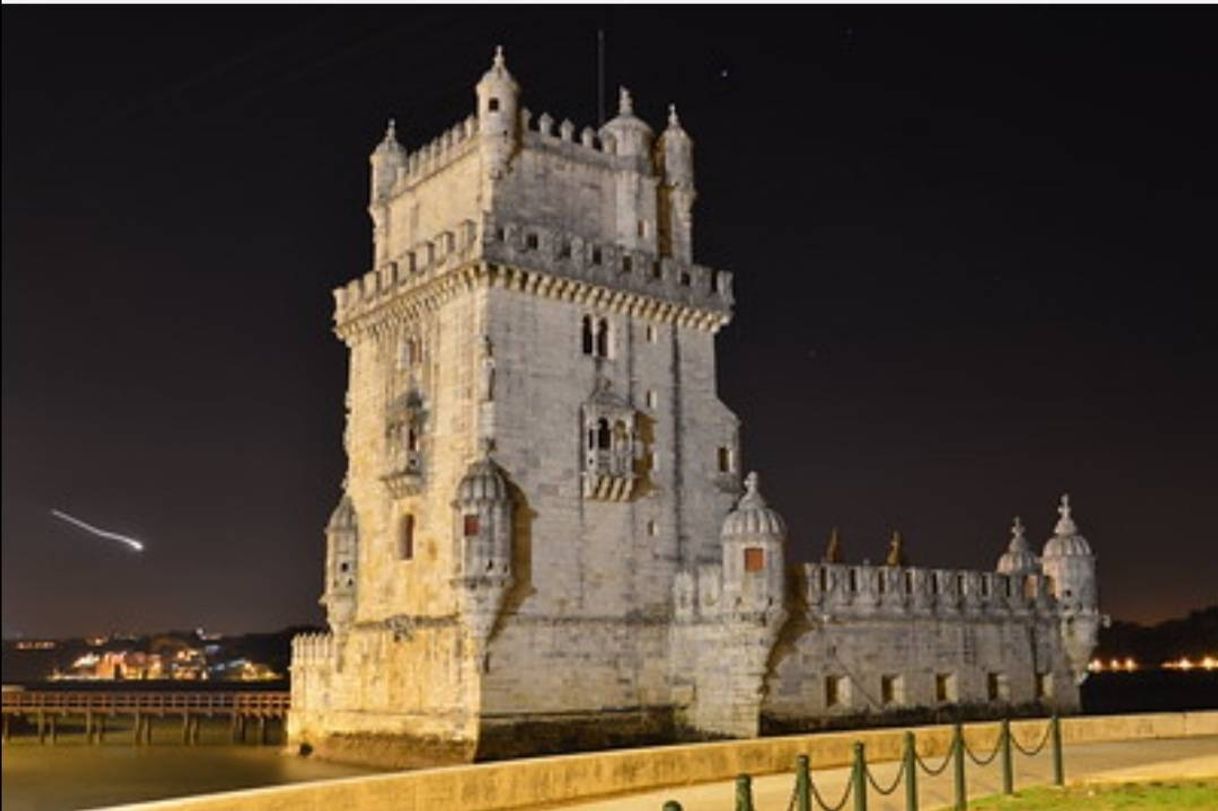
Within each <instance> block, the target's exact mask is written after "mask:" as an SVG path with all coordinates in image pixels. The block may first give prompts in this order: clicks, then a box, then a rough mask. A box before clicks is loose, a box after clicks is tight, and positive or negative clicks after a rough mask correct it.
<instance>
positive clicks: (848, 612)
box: [799, 563, 1056, 620]
mask: <svg viewBox="0 0 1218 811" xmlns="http://www.w3.org/2000/svg"><path fill="white" fill-rule="evenodd" d="M799 582H800V585H801V587H802V594H800V595H799V596H800V600H801V602H802V603H803V604H804V605H805V606H806V607H807V610H808V612H809V613H810V614H813V615H816V616H820V617H822V618H826V617H827V618H831V619H834V620H846V619H855V618H869V617H882V616H890V617H919V616H921V617H925V616H940V617H961V616H973V617H982V616H993V617H1000V616H1019V615H1024V616H1026V615H1029V614H1033V613H1048V612H1052V611H1053V610H1054V609H1055V605H1056V602H1055V600H1054V598H1053V595H1052V592H1051V590H1050V587H1049V584H1048V582H1047V580H1046V579H1045V578H1044V577H1043V576H1041V575H1039V574H1025V575H1006V574H999V573H997V572H979V571H967V570H953V569H923V568H918V567H903V566H871V565H861V566H850V565H844V564H833V563H805V564H803V565H802V567H801V571H800V578H799Z"/></svg>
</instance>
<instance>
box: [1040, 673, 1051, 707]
mask: <svg viewBox="0 0 1218 811" xmlns="http://www.w3.org/2000/svg"><path fill="white" fill-rule="evenodd" d="M1036 698H1037V700H1041V701H1043V700H1044V699H1048V698H1053V674H1052V673H1037V674H1036Z"/></svg>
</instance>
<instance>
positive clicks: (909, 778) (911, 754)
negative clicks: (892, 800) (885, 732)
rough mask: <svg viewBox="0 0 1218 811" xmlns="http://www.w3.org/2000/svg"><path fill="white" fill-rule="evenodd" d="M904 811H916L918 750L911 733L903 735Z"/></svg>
mask: <svg viewBox="0 0 1218 811" xmlns="http://www.w3.org/2000/svg"><path fill="white" fill-rule="evenodd" d="M905 811H918V749H917V741H916V740H915V739H914V734H913V733H912V732H906V733H905Z"/></svg>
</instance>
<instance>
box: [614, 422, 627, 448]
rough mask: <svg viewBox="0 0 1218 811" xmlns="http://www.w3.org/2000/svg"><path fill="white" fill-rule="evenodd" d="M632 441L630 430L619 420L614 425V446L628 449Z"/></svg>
mask: <svg viewBox="0 0 1218 811" xmlns="http://www.w3.org/2000/svg"><path fill="white" fill-rule="evenodd" d="M629 441H630V429H628V428H627V427H626V423H625V422H624V421H622V420H618V421H617V422H615V423H614V424H613V445H614V447H617V448H624V447H626V443H628V442H629Z"/></svg>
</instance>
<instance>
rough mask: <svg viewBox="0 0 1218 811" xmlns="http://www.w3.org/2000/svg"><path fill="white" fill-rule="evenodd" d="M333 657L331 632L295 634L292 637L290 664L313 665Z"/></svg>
mask: <svg viewBox="0 0 1218 811" xmlns="http://www.w3.org/2000/svg"><path fill="white" fill-rule="evenodd" d="M333 658H334V637H333V635H331V634H325V633H319V634H297V635H296V636H294V637H292V664H294V665H315V664H322V663H325V662H329V661H330V660H332V659H333Z"/></svg>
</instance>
